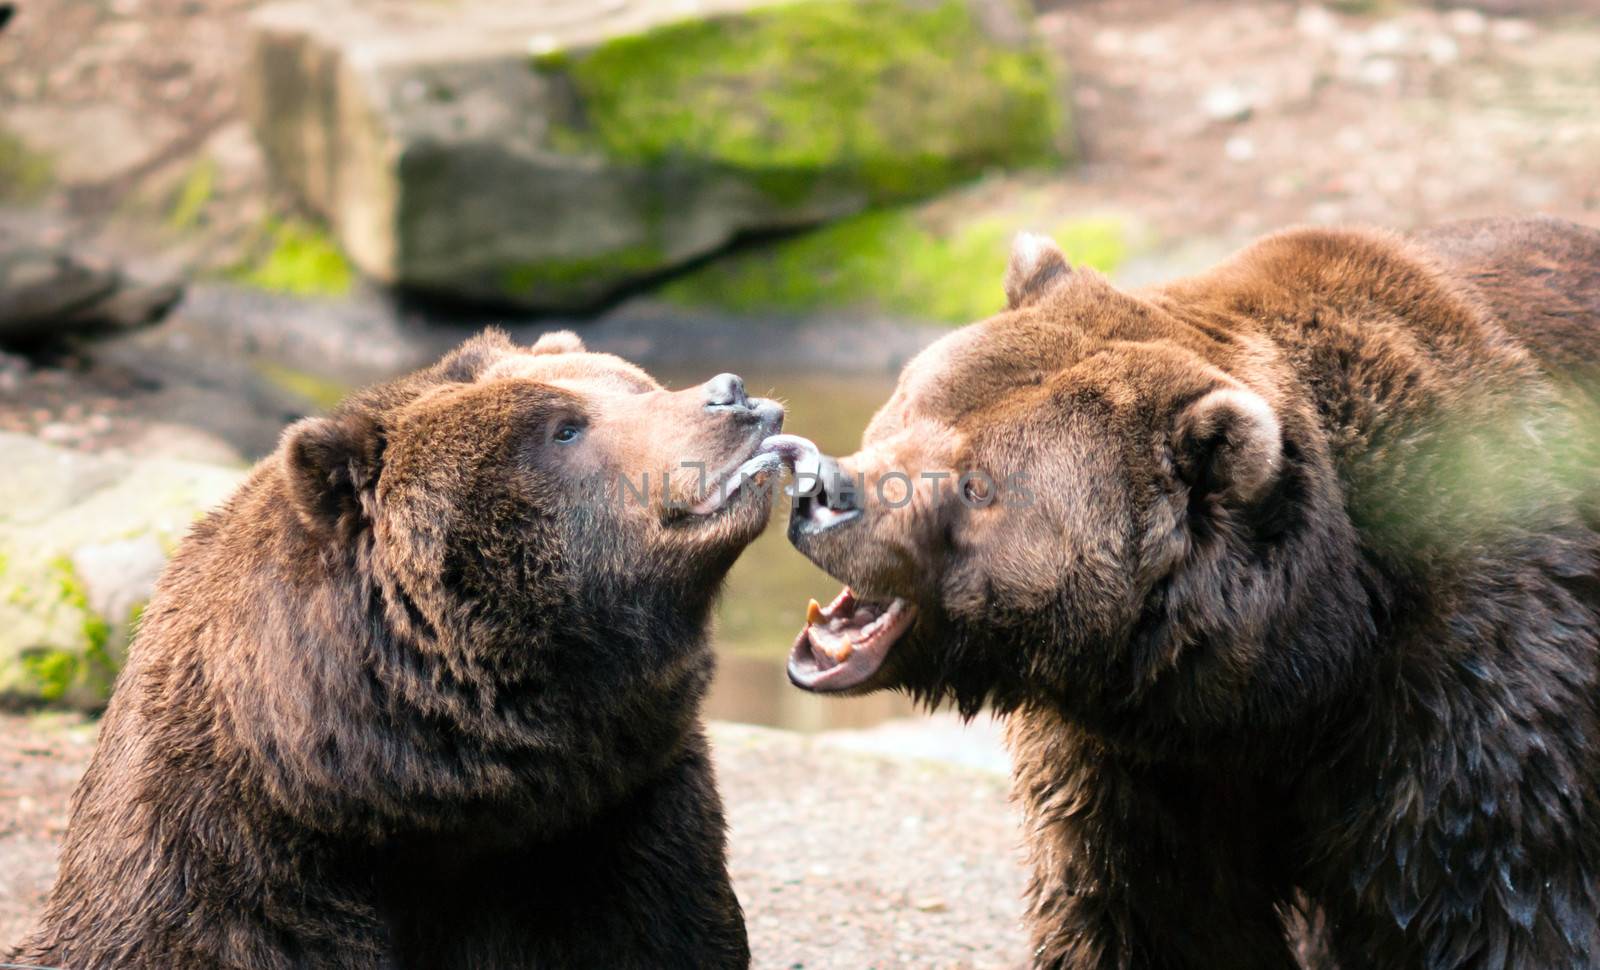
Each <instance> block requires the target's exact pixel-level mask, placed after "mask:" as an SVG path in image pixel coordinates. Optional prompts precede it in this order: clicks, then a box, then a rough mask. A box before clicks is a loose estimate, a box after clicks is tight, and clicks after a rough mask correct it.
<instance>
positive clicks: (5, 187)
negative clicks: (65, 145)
mask: <svg viewBox="0 0 1600 970" xmlns="http://www.w3.org/2000/svg"><path fill="white" fill-rule="evenodd" d="M52 182H54V173H53V170H52V166H51V164H50V159H49V157H48V156H46V155H44V154H42V153H40V152H36V151H34V150H33V149H31V148H29V147H28V146H27V145H25V144H24V143H23V141H22V139H20V138H18V137H17V136H16V135H14V134H12V133H11V132H9V131H6V130H5V129H4V128H0V202H33V201H35V200H37V199H38V198H40V197H41V196H43V195H44V194H45V193H46V192H48V191H49V190H50V186H51V184H52Z"/></svg>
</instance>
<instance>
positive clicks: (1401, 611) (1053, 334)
mask: <svg viewBox="0 0 1600 970" xmlns="http://www.w3.org/2000/svg"><path fill="white" fill-rule="evenodd" d="M1006 289H1007V293H1008V296H1009V298H1010V302H1011V307H1010V309H1009V310H1008V311H1007V312H1005V313H1003V314H1001V315H999V316H997V317H994V318H992V319H990V320H987V321H985V322H983V323H980V324H976V325H974V326H972V327H969V328H967V329H965V330H963V331H961V332H958V333H956V334H953V335H951V336H950V337H948V338H946V339H944V340H942V341H940V342H939V343H938V344H936V345H934V346H933V347H932V348H931V349H929V350H928V351H926V352H925V353H924V354H923V355H922V356H921V357H919V358H918V359H917V360H915V361H913V362H912V363H911V364H910V365H908V367H907V368H906V371H905V373H904V375H903V376H902V378H901V382H900V385H899V388H898V389H897V390H896V392H895V394H894V396H893V397H892V398H891V399H890V401H889V402H888V403H887V404H886V405H885V406H884V407H883V409H882V410H881V411H880V412H879V413H878V415H877V416H876V417H875V418H874V419H873V421H872V424H871V425H870V426H869V428H868V429H867V432H866V436H865V440H864V447H863V449H862V451H860V452H858V453H857V454H856V455H854V456H851V457H849V458H844V459H840V462H839V468H840V470H841V471H842V472H843V473H844V474H845V475H847V476H852V477H853V476H857V475H863V474H864V475H865V477H866V479H867V480H868V481H869V482H870V481H872V480H873V479H874V478H876V477H878V476H881V475H882V474H884V472H885V471H886V470H889V469H900V470H902V471H906V472H909V473H910V474H911V475H912V476H913V477H915V476H917V475H918V474H919V473H922V472H926V471H930V470H944V471H949V472H952V473H960V472H962V471H966V470H971V469H981V470H984V471H986V472H987V473H988V475H989V477H990V478H991V479H993V480H996V481H1003V480H1005V479H1007V477H1008V476H1011V475H1013V474H1015V473H1018V472H1021V473H1025V475H1026V488H1025V492H1026V493H1027V494H1026V495H1025V496H1023V497H1024V498H1026V499H1028V500H1027V501H1019V502H1007V501H1000V502H993V503H992V504H988V505H984V506H981V507H975V506H974V505H972V504H971V503H963V502H957V501H955V500H954V498H953V496H952V491H953V490H951V489H950V487H949V485H948V481H949V480H945V484H944V488H943V490H942V491H941V490H940V489H939V486H938V485H937V484H932V483H930V480H929V479H926V478H924V479H922V480H921V481H920V482H919V486H918V488H917V490H916V494H915V495H914V500H913V501H911V502H909V503H907V504H905V505H903V506H902V507H899V508H891V507H888V505H887V504H886V503H880V502H876V501H875V500H873V498H872V496H873V494H874V493H873V490H872V489H871V488H870V487H869V488H868V489H866V490H865V492H864V493H863V494H865V495H866V496H867V501H866V502H865V503H864V508H863V509H862V514H861V516H860V517H859V518H857V519H855V520H854V521H850V522H846V523H845V524H842V525H837V526H835V527H832V528H815V527H811V526H808V525H807V524H806V523H804V522H801V523H799V524H798V525H797V526H796V528H795V529H794V530H793V531H792V533H791V535H792V537H793V538H794V539H795V541H796V543H797V545H798V546H799V547H800V548H801V549H802V550H803V551H805V552H806V553H807V554H809V555H810V556H811V558H813V559H814V560H815V561H816V562H817V563H819V564H820V565H822V566H823V567H824V568H826V569H828V570H829V571H830V572H832V573H833V574H834V575H836V576H838V577H839V578H841V579H843V580H844V581H846V582H848V583H850V584H851V586H852V587H853V588H854V589H855V591H856V594H857V599H858V600H874V599H878V600H882V599H887V598H888V597H890V596H900V597H903V598H905V599H907V600H908V601H910V602H911V603H914V604H915V606H916V608H917V610H918V613H917V617H918V618H917V620H916V623H915V625H914V626H913V627H912V629H911V630H910V631H909V632H908V633H907V634H906V635H905V636H904V637H902V639H901V642H899V643H897V644H895V645H894V646H893V648H892V651H891V652H890V654H889V655H888V657H887V659H886V660H885V661H884V664H883V666H882V667H881V668H880V669H879V670H878V672H877V674H876V676H875V677H874V678H873V679H872V680H870V681H868V682H867V683H865V684H864V685H862V686H863V688H864V689H876V688H885V687H896V688H903V689H906V690H909V691H911V692H913V693H915V694H917V695H918V696H920V697H922V698H925V699H928V700H933V701H938V700H950V701H953V702H954V703H955V704H957V705H958V706H959V707H960V708H961V709H962V710H963V711H965V712H969V713H970V712H972V711H975V710H977V709H978V708H979V707H980V706H982V705H984V704H986V703H987V704H991V705H993V706H994V707H995V708H997V709H998V710H999V711H1001V712H1004V713H1008V714H1009V715H1010V718H1009V726H1008V731H1009V743H1010V747H1011V749H1012V751H1013V754H1014V756H1015V766H1016V767H1015V793H1016V797H1017V799H1018V800H1019V802H1020V804H1021V807H1022V809H1023V812H1024V816H1025V824H1026V835H1027V843H1028V846H1029V851H1030V855H1031V859H1032V868H1033V879H1032V884H1031V886H1030V889H1029V892H1028V923H1029V927H1030V930H1031V932H1032V935H1033V942H1034V945H1035V947H1036V950H1035V955H1034V963H1035V965H1036V966H1037V967H1040V968H1044V967H1059V968H1074V970H1087V968H1194V970H1215V968H1229V970H1248V968H1290V967H1294V966H1295V965H1296V962H1297V959H1298V960H1302V961H1304V962H1305V963H1307V964H1309V965H1312V966H1316V967H1322V968H1331V967H1342V968H1344V970H1385V968H1395V970H1399V968H1430V970H1433V968H1437V970H1445V968H1465V967H1474V968H1494V970H1501V968H1515V970H1558V968H1583V967H1596V966H1600V710H1597V709H1600V683H1597V681H1600V533H1597V529H1600V451H1597V447H1596V435H1597V430H1600V233H1597V232H1595V231H1594V230H1591V229H1586V228H1582V227H1578V226H1574V225H1570V224H1565V223H1560V222H1556V221H1552V220H1527V221H1507V222H1489V223H1468V224H1459V225H1453V226H1448V227H1445V228H1443V229H1440V230H1438V231H1435V232H1431V233H1427V234H1425V235H1422V236H1420V237H1418V238H1416V239H1412V240H1406V239H1402V238H1400V237H1398V236H1393V235H1390V234H1386V233H1381V232H1373V231H1338V230H1301V231H1293V232H1286V233H1283V234H1279V235H1276V236H1272V237H1269V238H1267V239H1265V240H1263V241H1261V242H1260V243H1258V244H1256V245H1254V246H1252V247H1250V248H1249V249H1247V250H1245V251H1244V252H1242V253H1241V254H1239V255H1237V256H1236V257H1234V258H1233V259H1231V260H1229V261H1228V262H1226V263H1224V264H1223V265H1221V266H1219V267H1217V268H1216V269H1214V270H1212V271H1210V272H1208V273H1205V274H1203V275H1200V276H1197V277H1194V278H1191V279H1187V280H1182V281H1179V282H1176V283H1173V284H1170V285H1167V286H1163V287H1160V288H1157V289H1154V290H1151V291H1147V292H1143V293H1140V294H1127V293H1123V292H1119V291H1118V290H1116V289H1114V288H1112V287H1111V286H1109V285H1108V284H1107V283H1106V282H1105V281H1104V280H1103V279H1101V278H1100V277H1098V276H1096V275H1094V274H1093V273H1091V272H1081V271H1068V270H1066V268H1065V260H1063V259H1061V257H1060V254H1059V252H1055V251H1054V250H1053V249H1051V248H1049V247H1047V246H1041V245H1040V242H1039V240H1037V239H1028V240H1025V241H1024V244H1022V245H1019V247H1018V251H1017V255H1016V258H1015V260H1014V263H1013V267H1012V270H1011V272H1010V273H1008V274H1007V280H1006ZM1297 951H1298V952H1297Z"/></svg>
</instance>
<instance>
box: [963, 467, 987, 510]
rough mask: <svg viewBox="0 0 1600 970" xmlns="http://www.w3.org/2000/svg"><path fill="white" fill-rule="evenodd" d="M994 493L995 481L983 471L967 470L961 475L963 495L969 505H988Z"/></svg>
mask: <svg viewBox="0 0 1600 970" xmlns="http://www.w3.org/2000/svg"><path fill="white" fill-rule="evenodd" d="M993 493H994V482H993V481H991V480H990V478H989V476H988V475H986V474H984V473H983V472H978V471H973V472H967V473H966V474H965V475H962V476H961V497H962V498H963V499H965V500H966V503H967V504H968V505H972V506H977V507H979V508H982V507H983V506H985V505H988V504H989V502H990V499H991V498H992V497H993Z"/></svg>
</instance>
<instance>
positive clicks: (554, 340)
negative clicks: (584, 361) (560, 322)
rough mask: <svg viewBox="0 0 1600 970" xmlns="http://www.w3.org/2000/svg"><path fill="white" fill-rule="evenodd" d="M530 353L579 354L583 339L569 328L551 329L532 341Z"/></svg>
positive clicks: (581, 349) (581, 350) (581, 351)
mask: <svg viewBox="0 0 1600 970" xmlns="http://www.w3.org/2000/svg"><path fill="white" fill-rule="evenodd" d="M528 353H530V354H581V353H583V341H582V340H581V339H580V338H579V337H578V335H577V334H575V333H573V332H572V331H571V330H553V331H551V332H550V333H547V334H545V335H544V336H542V337H540V338H539V339H538V340H535V341H534V342H533V346H532V347H529V348H528Z"/></svg>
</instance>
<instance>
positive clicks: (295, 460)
mask: <svg viewBox="0 0 1600 970" xmlns="http://www.w3.org/2000/svg"><path fill="white" fill-rule="evenodd" d="M281 450H282V452H283V470H284V473H285V475H286V476H287V478H288V483H289V499H290V501H292V502H293V503H294V507H295V511H296V512H298V513H299V515H300V519H301V521H303V522H304V523H305V524H306V526H307V527H309V528H311V529H313V530H317V531H322V530H332V529H336V528H338V527H340V525H341V523H344V524H349V523H353V522H354V521H355V518H354V517H359V516H360V515H361V513H362V503H361V493H362V492H363V491H364V490H365V489H367V488H370V487H371V486H372V484H373V483H374V482H375V481H377V477H378V469H379V464H380V462H381V461H382V459H383V431H382V429H381V428H379V426H378V422H377V420H376V419H375V418H373V417H372V415H370V414H364V413H359V412H357V413H351V414H335V415H331V416H329V417H325V418H305V419H304V420H301V421H296V422H295V423H294V424H291V425H290V426H289V427H288V428H287V429H285V430H284V432H283V445H282V449H281Z"/></svg>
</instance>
